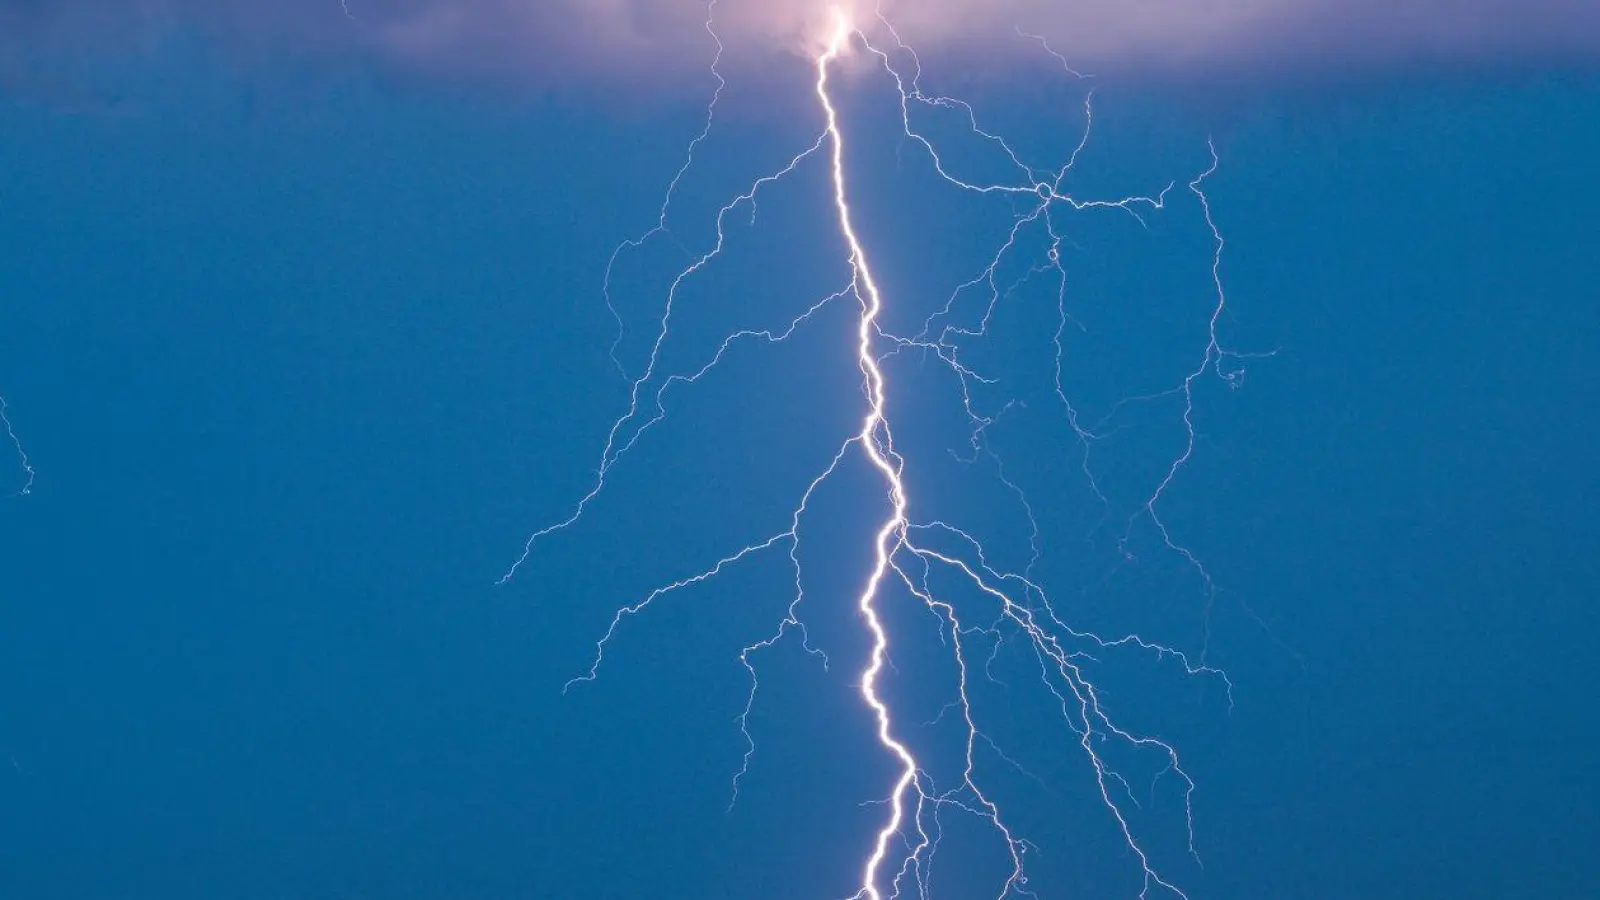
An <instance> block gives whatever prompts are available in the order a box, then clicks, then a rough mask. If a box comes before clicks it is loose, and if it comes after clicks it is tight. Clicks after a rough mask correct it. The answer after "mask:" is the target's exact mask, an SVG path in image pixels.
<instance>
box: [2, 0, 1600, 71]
mask: <svg viewBox="0 0 1600 900" xmlns="http://www.w3.org/2000/svg"><path fill="white" fill-rule="evenodd" d="M833 5H835V4H834V3H832V2H830V0H718V3H717V4H716V7H715V15H716V20H717V30H718V32H719V33H720V34H721V36H722V37H723V40H724V42H725V44H726V45H727V51H728V54H729V61H730V64H732V65H738V64H741V63H742V64H754V63H757V62H758V61H760V60H762V59H763V58H772V57H773V56H774V55H775V54H782V53H785V52H796V51H799V52H804V51H805V50H806V48H808V47H812V46H814V45H815V43H816V41H817V39H818V35H819V34H820V33H821V30H822V29H823V28H825V27H826V23H827V22H828V19H829V16H830V7H831V6H833ZM843 5H845V6H847V7H849V6H853V7H855V9H853V10H851V12H852V13H853V14H854V16H855V18H856V19H857V21H858V22H859V23H860V24H862V26H863V27H866V28H869V30H870V29H871V26H873V19H874V17H873V6H874V4H873V2H872V0H843ZM882 6H883V9H884V12H885V14H886V15H887V17H888V18H889V20H891V21H892V22H893V23H894V24H895V27H896V28H897V30H898V31H899V33H900V34H901V35H902V36H903V37H904V38H905V39H906V40H907V41H908V42H910V43H912V44H914V45H916V46H918V47H919V48H924V49H927V50H930V51H935V52H971V53H991V52H994V51H995V50H997V49H1004V48H1005V47H1007V46H1008V44H1006V43H1004V42H1007V41H1009V42H1011V43H1010V44H1009V46H1010V47H1011V48H1012V49H1015V48H1016V43H1015V42H1016V41H1017V38H1016V34H1015V29H1016V28H1017V27H1022V28H1025V29H1027V30H1029V31H1031V32H1034V33H1038V34H1040V35H1043V36H1045V37H1047V38H1049V40H1050V42H1051V45H1052V46H1054V47H1055V48H1057V49H1058V50H1060V51H1061V52H1062V53H1064V54H1065V55H1066V56H1067V57H1068V58H1069V59H1070V60H1072V61H1073V62H1074V63H1075V64H1077V65H1080V66H1082V67H1085V68H1090V69H1095V68H1120V69H1140V70H1146V71H1164V72H1172V71H1178V72H1186V71H1200V72H1203V71H1205V70H1208V69H1216V68H1229V69H1237V68H1239V67H1241V66H1249V65H1252V64H1256V63H1266V62H1270V63H1273V64H1276V65H1282V64H1295V63H1304V64H1306V65H1314V66H1318V67H1328V66H1336V67H1337V66H1348V67H1351V68H1368V67H1373V66H1382V65H1394V64H1400V63H1405V62H1410V61H1415V60H1428V61H1436V62H1438V61H1443V62H1461V63H1476V62H1491V63H1492V62H1501V61H1509V60H1526V61H1538V60H1555V61H1563V62H1570V61H1573V60H1585V61H1587V60H1597V59H1600V2H1595V0H883V3H882ZM347 13H348V15H347ZM705 18H706V7H705V6H704V5H703V4H702V3H700V2H697V0H344V2H343V3H341V0H284V2H278V3H263V2H260V0H121V2H113V0H0V78H5V77H7V76H8V74H9V75H10V76H12V77H13V78H14V77H15V76H16V75H17V74H18V73H24V72H26V71H27V67H28V65H29V64H30V63H29V60H30V59H31V58H32V57H34V56H37V55H38V54H55V55H57V56H61V55H67V56H72V55H77V56H81V55H84V54H95V55H98V54H114V53H119V52H121V53H126V52H129V51H133V52H137V51H139V50H140V49H141V48H142V46H143V45H144V43H145V42H147V41H150V40H152V39H154V38H155V37H156V36H157V35H159V34H161V33H163V31H164V30H166V29H171V28H175V27H176V28H184V29H189V30H194V31H198V32H200V33H203V34H206V35H209V36H211V37H214V38H216V39H218V40H221V41H224V42H232V43H233V44H234V45H236V46H238V47H241V48H245V49H247V50H249V51H252V52H256V53H262V54H268V55H275V54H277V53H293V54H297V55H304V54H305V53H307V52H318V53H321V52H327V53H333V54H363V55H366V56H369V57H371V58H372V59H374V60H375V61H377V62H380V63H381V64H384V65H388V66H394V67H398V68H401V69H406V70H412V71H416V72H437V73H444V74H453V75H458V76H459V75H469V76H470V75H493V76H495V77H502V78H511V79H522V80H523V82H524V83H526V84H529V85H530V86H536V85H542V84H546V83H549V82H551V81H554V80H560V81H565V82H568V83H571V82H612V83H627V82H631V83H635V84H644V85H648V84H649V83H651V82H656V83H659V84H663V85H664V84H669V83H670V82H671V80H672V79H673V77H674V76H675V75H676V74H678V73H680V72H683V71H685V70H688V69H690V68H697V69H700V70H702V71H703V68H704V65H705V61H706V60H707V59H708V58H709V55H710V52H711V45H710V41H709V37H708V36H707V35H706V33H705V30H704V27H703V26H704V21H705ZM880 33H881V32H880Z"/></svg>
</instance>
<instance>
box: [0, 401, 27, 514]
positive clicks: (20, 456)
mask: <svg viewBox="0 0 1600 900" xmlns="http://www.w3.org/2000/svg"><path fill="white" fill-rule="evenodd" d="M10 411H11V408H10V407H9V406H7V405H6V398H4V397H0V425H3V426H5V429H6V437H8V438H10V439H11V446H12V447H14V448H15V449H16V451H17V461H18V462H19V463H21V465H22V472H23V474H24V475H25V476H26V478H25V480H24V481H23V482H22V487H21V488H20V489H19V490H18V491H17V493H16V496H18V497H26V496H28V495H29V494H31V493H33V479H34V475H35V474H36V473H35V472H34V471H33V464H32V463H30V462H29V461H28V451H27V450H26V449H25V448H24V447H23V446H22V438H19V437H17V430H16V428H14V427H12V425H11V416H10Z"/></svg>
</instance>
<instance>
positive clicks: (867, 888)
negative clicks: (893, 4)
mask: <svg viewBox="0 0 1600 900" xmlns="http://www.w3.org/2000/svg"><path fill="white" fill-rule="evenodd" d="M833 17H834V30H833V36H832V38H831V39H830V40H829V41H828V49H827V50H826V51H825V52H824V53H823V54H822V55H821V56H819V57H817V99H818V100H819V101H821V103H822V109H823V111H824V113H825V114H826V117H827V134H828V140H829V142H830V143H831V144H832V145H833V202H834V206H835V208H836V209H837V210H838V213H839V230H840V232H842V233H843V235H844V239H845V243H846V244H848V245H849V247H850V268H851V270H852V271H853V273H854V278H853V280H852V284H853V285H854V287H855V288H856V296H857V297H858V298H860V300H861V322H860V329H859V332H858V336H859V338H860V340H859V343H858V344H857V361H858V362H859V364H860V366H861V374H862V375H863V376H865V377H866V380H867V400H868V403H869V404H870V409H869V410H868V411H867V415H866V418H864V419H863V420H862V422H861V433H860V439H861V446H862V448H863V449H864V450H866V453H867V458H868V459H870V460H871V461H872V465H873V467H874V468H876V469H877V470H878V471H879V472H882V473H883V477H884V479H885V480H886V481H887V482H888V484H889V497H890V500H891V502H892V504H893V512H892V514H891V515H890V516H889V518H888V520H886V521H885V522H884V523H883V524H882V525H880V526H879V527H878V534H877V538H876V540H875V542H874V547H873V549H874V552H875V554H876V557H875V559H874V561H873V565H872V574H871V575H870V576H869V577H868V578H867V584H866V586H865V587H864V588H863V589H862V591H861V597H860V600H859V601H858V603H857V606H858V607H859V608H860V610H861V615H862V616H863V617H865V618H866V620H867V628H868V629H870V630H871V631H872V654H871V657H870V659H869V662H868V663H867V668H866V669H865V670H864V671H863V672H862V673H861V696H862V698H863V699H865V700H866V702H867V705H868V706H870V707H871V708H872V712H873V715H875V716H876V717H877V720H878V741H879V742H880V743H881V744H883V746H884V747H885V748H887V749H888V750H889V752H890V753H892V754H894V756H895V758H896V759H898V760H899V761H900V765H901V770H900V777H899V778H898V779H897V780H896V781H895V785H894V792H893V793H892V794H891V795H890V797H889V808H890V815H889V821H888V822H886V823H885V824H884V826H883V828H882V829H881V830H880V831H879V832H878V838H877V842H876V843H875V844H874V846H873V849H872V856H871V857H869V858H868V859H867V863H866V867H865V869H864V870H863V871H862V873H861V890H860V891H859V892H858V893H857V894H856V896H857V897H866V898H870V900H881V897H882V895H881V894H880V893H879V891H878V887H877V880H878V869H879V868H880V867H881V866H882V865H883V861H884V858H885V857H886V856H887V855H888V853H889V842H890V841H891V840H893V839H894V836H895V835H896V834H897V833H899V831H900V828H901V825H902V823H903V822H904V820H905V795H906V790H907V789H908V788H910V787H911V783H912V782H913V781H914V780H915V779H916V777H917V770H918V769H919V768H920V767H919V766H918V764H917V760H916V757H914V756H912V755H911V751H910V750H909V749H908V748H907V747H906V745H905V744H903V743H901V742H900V741H897V740H895V737H894V732H893V726H892V723H891V721H890V718H889V706H888V704H886V703H884V702H883V699H882V698H881V697H879V696H878V689H877V688H878V675H879V674H880V673H881V672H882V671H883V664H884V658H885V655H886V654H887V653H888V651H889V633H888V631H887V630H885V629H884V627H883V620H882V619H881V618H879V616H878V606H877V597H878V585H879V584H881V583H882V582H883V576H884V575H885V574H886V573H887V572H888V571H889V560H890V557H891V556H892V554H893V551H892V550H891V549H890V545H891V543H893V544H894V545H899V544H900V543H901V542H902V541H904V539H905V529H906V486H905V482H904V481H903V480H902V479H901V478H900V466H899V464H898V461H897V460H892V459H891V457H892V456H893V454H894V449H893V438H892V437H891V435H890V432H889V427H888V422H887V420H886V419H885V418H884V406H885V399H884V377H883V370H882V368H880V367H879V365H878V361H877V359H875V358H874V356H873V353H872V332H873V330H874V329H875V328H876V326H877V322H878V314H879V313H880V312H882V311H883V295H882V294H881V293H879V291H878V284H877V282H876V281H874V280H873V278H872V266H871V265H870V264H869V263H868V262H867V252H866V250H865V249H864V248H863V247H862V246H861V239H860V238H859V237H858V236H857V235H856V230H855V225H854V223H853V222H852V221H851V217H850V201H849V197H848V195H847V192H846V191H845V179H844V134H843V131H842V130H841V129H840V127H839V113H838V111H837V110H836V109H835V108H834V105H833V98H832V97H830V96H829V95H828V67H829V66H830V65H831V64H832V63H833V62H834V61H835V60H837V59H838V58H839V55H840V54H841V53H843V52H844V49H845V47H846V46H848V44H849V41H850V39H851V37H852V36H853V35H854V34H855V29H854V28H853V27H852V26H851V24H850V20H849V18H848V17H846V16H845V14H844V11H843V10H841V9H839V8H838V7H834V9H833ZM880 440H881V443H880Z"/></svg>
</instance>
